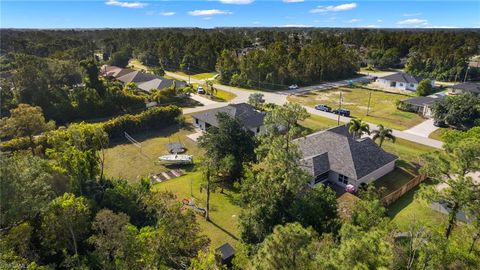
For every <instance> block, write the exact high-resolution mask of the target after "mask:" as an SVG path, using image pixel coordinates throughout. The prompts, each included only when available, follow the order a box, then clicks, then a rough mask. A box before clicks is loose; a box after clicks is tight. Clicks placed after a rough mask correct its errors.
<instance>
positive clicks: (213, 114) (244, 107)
mask: <svg viewBox="0 0 480 270" xmlns="http://www.w3.org/2000/svg"><path fill="white" fill-rule="evenodd" d="M220 112H223V113H226V114H228V115H229V116H230V117H232V118H235V119H237V120H238V121H240V123H241V124H242V125H243V126H244V127H246V128H254V127H259V126H262V125H263V119H264V118H265V113H263V112H260V111H258V110H255V108H254V107H253V106H251V105H249V104H247V103H239V104H230V105H227V106H225V107H221V108H216V109H212V110H208V111H204V112H201V113H197V114H195V115H193V117H194V118H197V119H199V120H201V121H203V122H205V123H208V124H210V125H212V126H215V127H217V126H218V121H217V114H218V113H220Z"/></svg>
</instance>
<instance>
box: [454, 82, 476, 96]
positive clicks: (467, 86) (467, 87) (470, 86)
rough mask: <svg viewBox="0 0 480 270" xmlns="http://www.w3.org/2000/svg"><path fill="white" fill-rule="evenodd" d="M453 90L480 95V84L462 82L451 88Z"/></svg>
mask: <svg viewBox="0 0 480 270" xmlns="http://www.w3.org/2000/svg"><path fill="white" fill-rule="evenodd" d="M451 88H453V89H460V90H463V91H465V92H470V93H476V94H480V83H472V82H464V83H460V84H456V85H454V86H452V87H451Z"/></svg>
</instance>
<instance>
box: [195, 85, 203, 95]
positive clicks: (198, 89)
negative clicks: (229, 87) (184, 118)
mask: <svg viewBox="0 0 480 270" xmlns="http://www.w3.org/2000/svg"><path fill="white" fill-rule="evenodd" d="M197 93H198V94H201V95H203V94H205V90H203V87H201V86H199V87H198V88H197Z"/></svg>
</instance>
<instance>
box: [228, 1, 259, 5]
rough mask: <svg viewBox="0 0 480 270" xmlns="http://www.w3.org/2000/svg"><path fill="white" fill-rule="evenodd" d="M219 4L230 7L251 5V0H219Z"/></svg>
mask: <svg viewBox="0 0 480 270" xmlns="http://www.w3.org/2000/svg"><path fill="white" fill-rule="evenodd" d="M220 2H222V3H223V4H231V5H248V4H251V3H253V0H220Z"/></svg>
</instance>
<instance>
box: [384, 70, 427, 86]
mask: <svg viewBox="0 0 480 270" xmlns="http://www.w3.org/2000/svg"><path fill="white" fill-rule="evenodd" d="M380 79H383V80H387V81H393V82H403V83H414V84H417V83H420V82H421V81H422V80H423V78H422V77H419V76H414V75H411V74H407V73H403V72H397V73H394V74H391V75H387V76H384V77H381V78H380Z"/></svg>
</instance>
